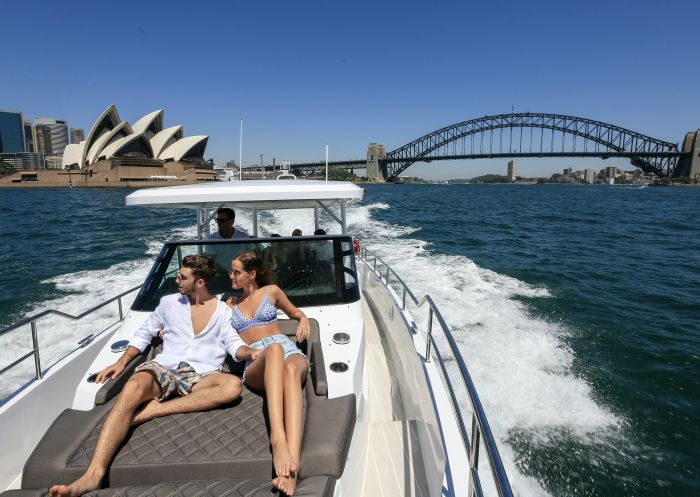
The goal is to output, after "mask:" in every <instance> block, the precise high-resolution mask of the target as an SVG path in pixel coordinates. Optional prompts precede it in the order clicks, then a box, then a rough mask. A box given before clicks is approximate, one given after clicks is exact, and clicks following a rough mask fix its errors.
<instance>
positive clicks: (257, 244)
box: [131, 236, 360, 311]
mask: <svg viewBox="0 0 700 497" xmlns="http://www.w3.org/2000/svg"><path fill="white" fill-rule="evenodd" d="M245 250H255V251H256V252H258V253H259V254H260V256H261V257H262V259H263V262H264V264H266V265H267V266H268V267H269V268H270V269H271V272H272V274H273V277H274V281H275V283H276V284H277V285H279V286H280V287H281V288H282V289H283V290H284V291H285V293H286V294H287V296H288V297H289V300H291V301H292V303H293V304H294V305H295V306H297V307H307V306H317V305H332V304H346V303H350V302H356V301H358V300H359V299H360V291H359V286H358V282H357V272H356V271H355V258H354V257H353V252H352V240H351V238H350V237H348V236H314V237H293V238H265V239H261V238H255V239H249V240H248V239H237V240H225V241H215V240H211V241H201V240H194V241H187V242H172V243H167V244H165V246H164V247H163V250H162V251H161V253H160V254H159V256H158V258H157V259H156V262H155V264H154V265H153V268H152V269H151V272H150V274H149V275H148V278H147V279H146V282H145V283H144V285H143V287H142V288H141V291H140V292H139V294H138V296H137V297H136V300H135V301H134V304H133V305H132V306H131V309H132V310H135V311H153V310H155V308H156V306H157V305H158V302H160V299H161V298H162V297H163V296H165V295H168V294H172V293H176V292H177V284H176V283H175V276H176V275H177V272H178V269H179V268H180V263H181V262H182V258H183V257H185V256H186V255H190V254H197V253H205V254H208V255H211V256H213V257H214V258H215V261H216V275H215V276H214V278H213V279H212V280H211V281H210V282H209V285H208V286H209V292H210V293H212V294H213V295H218V296H219V297H223V298H224V299H226V298H228V297H229V296H234V295H240V290H233V289H232V288H231V279H230V278H229V275H228V269H229V268H230V267H231V260H232V259H233V258H234V257H235V256H236V255H237V254H239V253H241V252H243V251H245Z"/></svg>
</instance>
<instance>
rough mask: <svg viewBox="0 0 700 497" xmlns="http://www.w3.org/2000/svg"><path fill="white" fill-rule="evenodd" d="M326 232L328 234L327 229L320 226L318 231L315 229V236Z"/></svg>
mask: <svg viewBox="0 0 700 497" xmlns="http://www.w3.org/2000/svg"><path fill="white" fill-rule="evenodd" d="M325 234H326V230H324V229H323V228H319V229H317V230H316V231H314V235H315V236H319V235H325Z"/></svg>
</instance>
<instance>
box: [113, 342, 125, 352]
mask: <svg viewBox="0 0 700 497" xmlns="http://www.w3.org/2000/svg"><path fill="white" fill-rule="evenodd" d="M128 346H129V340H118V341H116V342H114V343H113V344H112V345H111V346H110V348H111V349H112V352H124V351H125V350H126V348H127V347H128Z"/></svg>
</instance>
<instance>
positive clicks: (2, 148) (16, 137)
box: [0, 110, 25, 154]
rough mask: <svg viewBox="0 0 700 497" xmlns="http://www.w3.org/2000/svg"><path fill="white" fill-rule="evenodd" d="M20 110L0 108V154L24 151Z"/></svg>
mask: <svg viewBox="0 0 700 497" xmlns="http://www.w3.org/2000/svg"><path fill="white" fill-rule="evenodd" d="M23 122H24V119H22V113H21V112H13V111H9V110H0V154H15V153H21V152H24V151H25V143H24V130H23V127H22V123H23Z"/></svg>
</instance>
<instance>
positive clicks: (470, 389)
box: [359, 247, 513, 497]
mask: <svg viewBox="0 0 700 497" xmlns="http://www.w3.org/2000/svg"><path fill="white" fill-rule="evenodd" d="M359 256H360V258H361V259H362V260H363V261H364V262H365V263H366V264H367V266H368V267H371V268H372V271H373V272H374V273H375V274H376V275H377V276H378V277H379V279H380V280H381V279H382V277H383V278H384V286H386V287H389V285H390V282H389V277H390V275H393V276H394V278H395V280H396V281H397V282H398V283H399V284H400V285H401V288H402V289H403V293H402V297H401V300H402V302H401V309H402V310H404V311H405V310H406V297H407V296H408V297H410V298H411V300H412V301H413V303H414V304H415V305H416V307H421V306H422V305H423V304H426V303H427V304H428V339H427V340H426V350H425V362H428V363H429V362H431V347H433V348H434V349H435V354H434V355H435V357H436V358H437V362H438V364H439V366H440V370H441V371H442V375H443V377H444V378H445V383H446V386H447V390H448V393H449V396H450V402H451V403H452V408H453V410H454V412H455V415H456V417H457V424H458V425H459V431H460V435H461V436H462V442H463V444H464V447H465V449H466V451H467V457H468V459H469V471H470V473H471V481H470V485H469V495H477V496H482V495H483V490H482V488H481V481H480V479H479V473H478V469H479V444H480V441H481V439H483V442H484V447H485V448H486V456H487V457H488V461H489V466H490V468H491V474H492V476H493V481H494V483H495V485H496V491H497V492H498V495H499V496H500V497H512V496H513V491H512V489H511V488H510V483H509V482H508V476H507V475H506V471H505V468H504V467H503V462H502V461H501V456H500V455H499V453H498V447H497V446H496V441H495V439H494V437H493V433H492V432H491V427H490V426H489V423H488V421H487V419H486V414H485V412H484V409H483V407H482V405H481V401H480V400H479V396H478V395H477V393H476V387H475V386H474V382H473V381H472V379H471V375H470V374H469V371H468V370H467V366H466V364H465V363H464V358H463V357H462V354H461V353H460V352H459V349H458V347H457V342H455V339H454V337H453V336H452V333H451V332H450V330H449V328H448V326H447V323H445V320H444V319H443V317H442V314H441V313H440V311H439V310H438V308H437V305H436V304H435V302H434V301H433V299H432V298H431V297H430V295H426V296H424V297H423V298H422V299H421V300H418V299H417V298H416V296H415V295H414V293H413V292H412V291H411V289H410V288H408V285H406V283H404V281H403V280H402V279H401V277H400V276H399V275H398V274H396V271H394V270H393V269H392V268H391V267H390V266H389V265H388V264H387V263H385V262H384V261H383V260H381V259H380V258H379V257H378V256H377V255H376V254H373V253H372V252H370V251H369V250H367V249H366V248H364V247H360V253H359ZM368 256H369V257H372V258H373V261H372V263H371V264H370V262H369V260H368ZM377 262H379V263H380V264H381V265H382V266H384V268H385V270H384V274H383V275H382V274H381V272H380V270H378V269H377ZM380 269H381V268H380ZM434 317H435V318H436V319H437V322H438V324H439V325H440V328H442V332H443V334H444V336H445V338H446V339H447V342H448V344H449V345H450V349H451V350H452V354H453V355H454V358H455V359H456V362H457V366H458V368H459V372H460V374H461V376H462V381H463V382H464V386H465V388H466V390H467V393H468V395H469V401H470V402H471V405H472V419H471V437H470V436H469V433H468V431H467V425H466V422H465V420H464V416H463V415H462V411H461V409H460V408H459V403H458V402H457V395H456V394H455V390H454V386H453V385H452V381H450V377H449V375H448V374H447V368H446V367H445V363H444V360H443V358H442V354H440V350H439V348H438V344H437V343H436V341H435V338H434V337H433V318H434Z"/></svg>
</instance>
